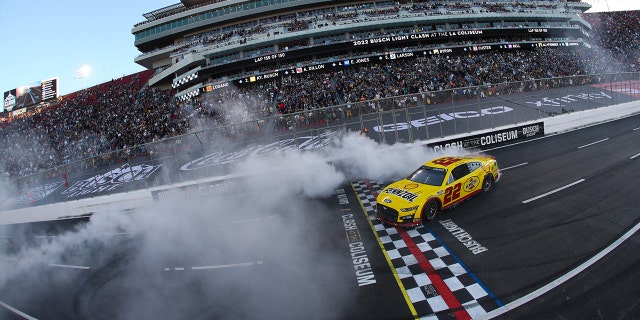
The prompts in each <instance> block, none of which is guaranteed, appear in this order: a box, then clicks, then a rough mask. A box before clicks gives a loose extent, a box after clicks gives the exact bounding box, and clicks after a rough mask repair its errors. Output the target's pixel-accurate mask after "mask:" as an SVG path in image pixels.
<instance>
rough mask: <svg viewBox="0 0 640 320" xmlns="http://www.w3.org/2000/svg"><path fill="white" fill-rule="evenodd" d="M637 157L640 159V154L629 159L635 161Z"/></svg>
mask: <svg viewBox="0 0 640 320" xmlns="http://www.w3.org/2000/svg"><path fill="white" fill-rule="evenodd" d="M637 157H640V153H638V154H636V155H635V156H632V157H631V158H629V159H631V160H633V159H635V158H637Z"/></svg>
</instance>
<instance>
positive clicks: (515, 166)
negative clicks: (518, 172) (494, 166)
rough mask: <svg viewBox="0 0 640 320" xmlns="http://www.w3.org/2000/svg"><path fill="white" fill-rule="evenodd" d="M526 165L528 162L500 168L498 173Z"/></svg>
mask: <svg viewBox="0 0 640 320" xmlns="http://www.w3.org/2000/svg"><path fill="white" fill-rule="evenodd" d="M528 164H529V162H523V163H520V164H516V165H513V166H510V167H506V168H500V171H504V170H510V169H514V168H517V167H522V166H526V165H528Z"/></svg>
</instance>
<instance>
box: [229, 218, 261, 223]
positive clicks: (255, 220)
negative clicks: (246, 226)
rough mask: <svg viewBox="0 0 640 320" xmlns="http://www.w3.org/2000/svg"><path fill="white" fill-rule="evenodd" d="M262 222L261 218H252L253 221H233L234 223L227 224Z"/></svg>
mask: <svg viewBox="0 0 640 320" xmlns="http://www.w3.org/2000/svg"><path fill="white" fill-rule="evenodd" d="M260 220H262V218H253V219H244V220H235V221H229V222H228V223H229V224H233V223H247V222H257V221H260Z"/></svg>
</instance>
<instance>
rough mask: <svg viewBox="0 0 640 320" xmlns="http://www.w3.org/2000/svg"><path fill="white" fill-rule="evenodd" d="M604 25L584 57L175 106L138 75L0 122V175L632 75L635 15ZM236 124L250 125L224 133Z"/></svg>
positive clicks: (511, 54)
mask: <svg viewBox="0 0 640 320" xmlns="http://www.w3.org/2000/svg"><path fill="white" fill-rule="evenodd" d="M613 16H614V18H612V17H610V16H608V15H605V14H603V15H602V16H600V15H598V16H597V19H596V20H593V19H595V16H589V15H587V16H586V18H587V19H589V21H591V23H592V24H593V25H594V30H595V31H594V37H593V39H594V40H593V41H594V46H593V48H584V47H580V48H573V49H568V48H537V49H532V50H513V51H491V52H486V53H474V54H468V55H460V56H455V55H446V54H441V55H430V56H425V57H420V58H410V59H399V60H389V61H387V62H384V63H382V62H373V63H371V64H362V65H358V66H354V67H351V68H343V69H336V70H332V71H326V70H322V71H319V72H307V73H304V74H291V75H288V76H284V77H278V78H273V79H270V80H268V81H261V82H255V83H250V84H245V85H242V86H238V87H233V86H231V87H226V88H221V89H219V90H214V91H212V92H210V93H207V94H204V95H202V96H200V97H199V98H198V99H196V100H193V101H186V102H183V103H180V104H177V103H176V102H175V100H174V99H173V92H170V91H167V90H158V89H151V88H148V87H147V86H146V82H147V80H148V78H149V77H150V73H149V72H142V73H138V74H134V75H131V76H127V77H123V78H120V79H114V80H112V81H109V82H106V83H104V84H101V85H98V86H95V87H92V88H89V89H86V90H82V91H80V92H77V93H74V94H71V95H68V96H65V97H63V98H61V99H60V101H58V102H56V103H53V104H51V105H49V106H47V107H44V108H42V109H40V110H39V111H38V112H36V113H31V114H30V115H29V116H25V117H21V118H14V119H12V120H11V121H4V122H1V123H0V169H1V170H2V172H3V173H6V174H7V175H9V176H10V177H11V178H15V177H20V176H25V175H29V174H31V173H34V172H37V171H41V170H46V169H49V168H53V167H55V166H58V165H61V164H65V163H68V162H73V161H75V160H79V159H86V158H89V157H96V156H102V155H105V154H108V153H109V152H113V151H118V150H123V149H126V148H127V147H131V146H139V145H142V144H145V143H149V142H152V141H157V140H160V139H165V138H168V137H173V136H177V135H181V134H184V133H187V132H189V131H195V130H209V129H211V128H226V129H225V130H227V131H228V132H227V133H226V134H229V135H237V134H246V133H247V132H249V131H252V130H260V129H261V128H260V126H264V125H266V123H265V122H264V119H265V118H269V117H272V118H273V119H275V121H274V124H275V126H276V127H277V129H285V130H286V129H289V128H291V127H292V126H299V125H310V124H313V123H315V122H317V121H323V120H326V121H331V120H335V119H336V118H338V117H341V116H343V115H344V114H345V113H347V112H346V111H348V109H349V108H350V106H351V105H352V104H353V103H356V102H361V101H376V100H379V99H383V98H387V97H396V96H401V95H405V94H410V93H425V92H434V91H438V90H446V89H454V88H463V87H473V86H483V87H485V88H490V87H491V86H492V85H495V84H499V83H504V82H514V81H526V80H531V79H542V78H555V77H566V76H575V75H589V74H600V73H610V72H621V71H638V70H640V68H639V67H638V66H639V65H640V63H639V61H638V59H639V58H640V56H639V54H640V50H638V49H639V46H640V45H639V44H640V32H639V27H638V26H639V24H638V20H639V14H638V12H637V11H635V12H623V13H614V14H613ZM618 24H620V25H622V26H620V25H618ZM629 59H630V60H629ZM619 60H622V62H619ZM473 94H482V93H481V91H473ZM331 106H341V107H340V108H342V109H340V111H342V112H335V110H334V111H331V112H321V111H320V110H322V109H323V108H326V107H331ZM343 112H344V113H343ZM289 115H291V116H289ZM239 123H250V124H252V125H250V126H246V125H243V126H234V124H239ZM142 153H144V152H142Z"/></svg>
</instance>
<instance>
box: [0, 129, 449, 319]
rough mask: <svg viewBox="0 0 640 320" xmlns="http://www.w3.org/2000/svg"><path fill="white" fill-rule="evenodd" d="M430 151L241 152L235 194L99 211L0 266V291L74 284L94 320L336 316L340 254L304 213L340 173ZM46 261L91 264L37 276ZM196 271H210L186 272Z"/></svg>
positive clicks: (420, 158)
mask: <svg viewBox="0 0 640 320" xmlns="http://www.w3.org/2000/svg"><path fill="white" fill-rule="evenodd" d="M435 156H436V154H434V153H432V151H429V150H428V149H427V148H426V147H424V146H422V145H421V144H394V145H384V144H379V143H377V142H375V141H374V140H371V139H369V138H367V137H364V136H361V135H359V134H357V133H347V134H342V135H336V137H335V138H334V139H333V140H332V141H331V143H329V145H327V146H326V147H324V148H321V149H316V150H313V151H291V150H288V151H286V152H282V153H273V154H270V155H267V156H261V157H253V158H246V159H245V160H243V161H241V162H239V163H237V165H236V166H235V168H236V170H237V171H238V172H237V173H239V174H242V175H243V176H244V177H245V178H244V179H245V180H246V185H247V186H248V188H247V189H245V190H243V192H241V193H237V194H230V195H229V194H221V195H213V196H211V197H209V198H205V199H202V198H189V197H177V198H170V199H168V200H166V201H161V202H157V203H153V204H152V205H150V206H148V207H144V208H137V211H136V212H134V213H123V212H116V211H117V210H116V209H109V208H105V209H103V210H102V211H100V212H97V213H95V214H94V215H93V216H92V217H91V220H90V221H89V222H88V223H87V224H86V225H84V226H81V227H78V228H77V229H74V230H70V231H68V232H65V233H63V234H61V235H59V236H57V237H55V238H45V239H43V240H41V243H39V244H37V245H33V246H27V247H25V248H23V250H22V251H20V252H18V253H17V254H16V255H15V256H12V257H13V258H15V259H16V260H15V261H9V262H7V261H5V262H4V263H2V268H0V292H8V291H7V290H8V287H9V286H13V285H16V280H15V279H20V280H24V279H28V281H27V282H24V283H22V284H21V285H20V288H21V289H25V290H26V289H28V288H29V286H28V285H27V284H28V283H33V284H36V283H37V284H38V285H39V286H40V287H42V286H43V285H45V286H46V285H49V286H51V287H62V288H64V287H73V288H75V287H79V288H78V289H77V293H76V296H75V298H74V299H75V300H76V302H77V304H78V305H82V306H83V307H82V308H81V309H80V310H81V311H82V310H84V311H82V312H87V313H91V312H102V314H103V316H102V317H98V318H99V319H102V318H104V319H108V318H111V319H124V318H127V319H133V318H135V319H151V318H154V319H156V318H171V319H182V318H194V317H195V318H220V319H239V318H241V319H247V318H260V319H264V318H292V317H293V318H296V317H299V318H302V317H304V318H311V319H314V318H323V319H324V318H340V317H341V315H343V314H344V312H345V310H346V308H348V306H349V305H352V304H353V303H356V302H355V301H353V299H354V297H353V296H352V294H351V293H350V291H352V290H353V287H354V286H355V283H354V281H355V279H354V278H353V271H352V270H351V269H350V268H352V266H351V265H350V264H348V263H347V264H345V263H344V261H347V262H350V261H348V260H349V257H348V256H345V255H348V251H347V250H346V249H345V250H340V248H341V247H340V245H341V244H338V246H337V247H338V248H337V249H333V250H329V249H327V248H324V247H323V246H322V244H323V243H326V241H327V240H326V239H324V237H326V235H325V231H323V230H325V227H324V226H318V225H310V223H309V222H312V221H317V219H310V218H309V215H318V213H324V212H327V210H330V209H328V208H325V207H324V204H323V201H322V199H320V200H317V199H319V198H325V197H330V196H332V195H333V193H334V192H335V190H337V189H338V188H340V187H342V186H343V185H344V184H345V183H347V182H349V180H350V179H354V178H368V179H372V180H388V179H396V178H400V177H404V176H406V175H408V174H409V173H411V171H413V170H414V169H415V168H417V166H419V165H420V164H422V163H424V162H426V161H428V160H429V159H431V158H434V157H435ZM323 216H324V215H323ZM336 219H339V217H338V216H336ZM344 245H345V246H346V242H345V243H344ZM333 246H335V245H331V247H333ZM51 264H69V265H81V266H82V265H86V266H90V267H91V269H90V271H85V272H78V273H76V274H75V276H74V273H64V274H65V276H64V277H60V278H57V279H55V280H51V279H50V278H47V277H44V276H42V277H41V276H40V275H44V274H47V275H50V274H51V273H52V272H46V273H43V272H42V270H43V269H47V268H50V265H51ZM199 266H200V267H206V266H209V267H211V266H217V267H218V268H219V270H216V269H210V270H195V269H193V268H194V267H199ZM221 266H233V267H228V268H226V267H225V268H223V267H221ZM176 268H178V269H176ZM180 268H184V270H182V269H180ZM85 277H88V278H89V279H86V278H85ZM25 283H26V284H25ZM9 292H10V291H9ZM21 294H22V296H23V297H25V298H24V299H25V300H28V299H29V298H28V297H29V294H28V292H24V291H23V292H22V293H21ZM105 306H117V308H108V310H105V308H106V307H105ZM97 308H99V310H97ZM83 315H84V316H89V314H81V315H80V316H81V317H82V316H83ZM91 316H92V317H97V315H96V314H91Z"/></svg>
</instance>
